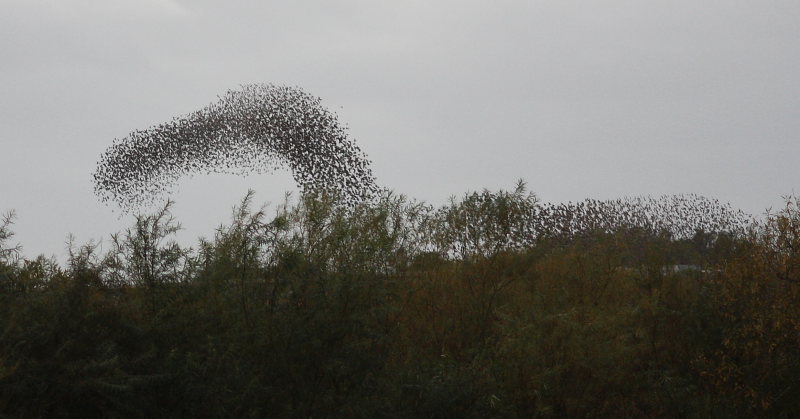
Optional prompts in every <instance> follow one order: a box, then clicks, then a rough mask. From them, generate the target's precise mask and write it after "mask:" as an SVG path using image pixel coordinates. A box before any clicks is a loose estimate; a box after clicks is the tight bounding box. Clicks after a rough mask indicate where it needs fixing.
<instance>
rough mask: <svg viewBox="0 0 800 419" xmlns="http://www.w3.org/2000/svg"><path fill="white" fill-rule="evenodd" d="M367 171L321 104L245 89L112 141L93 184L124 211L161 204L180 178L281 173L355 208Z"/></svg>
mask: <svg viewBox="0 0 800 419" xmlns="http://www.w3.org/2000/svg"><path fill="white" fill-rule="evenodd" d="M369 164H370V161H369V160H368V159H367V156H366V154H365V153H364V152H362V151H361V149H359V147H358V146H357V145H356V144H355V143H354V142H353V140H352V139H350V138H349V137H348V135H347V129H346V127H344V126H343V125H342V124H340V123H339V121H338V118H337V115H336V114H335V113H333V112H331V111H329V110H328V109H326V108H325V107H323V106H322V104H321V99H320V98H318V97H315V96H311V95H309V94H308V93H306V92H304V91H303V90H302V89H300V88H298V87H290V86H280V85H274V84H250V85H243V86H241V88H240V89H238V90H229V91H228V92H227V93H225V94H224V95H222V96H221V97H219V100H218V101H216V102H214V103H211V104H210V105H208V106H206V107H205V108H203V109H200V110H198V111H195V112H192V113H190V114H188V115H183V116H180V117H175V118H173V119H172V120H171V121H170V122H166V123H163V124H160V125H156V126H153V127H150V128H148V129H145V130H137V131H134V132H132V133H130V134H129V135H128V136H127V137H124V138H122V139H116V140H114V143H113V144H112V145H111V146H110V147H109V148H108V149H106V150H105V152H104V153H103V154H102V156H101V158H100V161H99V162H98V165H97V170H96V171H95V172H94V173H93V175H92V177H93V180H94V189H95V193H96V194H97V196H98V197H99V198H100V199H101V200H102V201H104V202H115V203H117V204H118V205H119V206H120V207H121V208H122V209H123V210H131V209H137V208H141V207H144V206H147V205H150V204H152V203H154V202H155V201H157V200H158V199H160V198H162V197H163V196H164V195H165V194H168V193H169V192H171V191H172V190H173V188H174V187H175V185H176V183H177V182H178V180H179V179H181V178H182V177H184V176H192V175H195V174H210V173H233V174H238V175H249V174H253V173H269V172H272V171H273V170H276V169H280V168H287V167H288V169H290V170H291V172H292V175H293V177H294V180H295V181H296V182H297V184H298V186H299V187H300V189H301V190H302V191H304V192H314V193H331V194H335V195H336V196H337V197H339V198H340V199H342V200H343V201H344V202H345V203H347V204H355V203H357V202H361V201H363V200H365V199H369V198H370V197H372V196H374V194H375V193H376V192H377V191H378V188H377V186H376V184H375V178H374V176H373V175H372V171H371V170H370V167H369Z"/></svg>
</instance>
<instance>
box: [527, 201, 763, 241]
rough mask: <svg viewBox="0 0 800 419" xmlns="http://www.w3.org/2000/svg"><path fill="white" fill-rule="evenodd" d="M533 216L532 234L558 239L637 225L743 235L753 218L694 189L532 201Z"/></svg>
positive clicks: (680, 232) (680, 233) (673, 232)
mask: <svg viewBox="0 0 800 419" xmlns="http://www.w3.org/2000/svg"><path fill="white" fill-rule="evenodd" d="M533 219H534V221H533V224H534V228H533V229H534V230H535V235H536V236H539V237H560V238H574V237H576V236H580V235H583V234H585V233H588V232H597V231H602V232H614V231H619V230H620V229H639V230H644V231H650V232H653V233H666V234H669V235H670V236H671V237H673V238H675V239H686V238H691V237H692V236H693V235H695V234H696V233H697V232H726V233H731V234H742V233H744V232H745V230H746V229H747V228H748V226H750V225H751V223H752V221H753V220H752V217H750V216H748V215H747V214H745V213H744V212H742V211H740V210H735V209H733V208H732V207H731V206H730V204H723V203H720V202H719V201H718V200H716V199H711V198H707V197H704V196H700V195H694V194H679V195H664V196H661V197H658V198H653V197H649V196H648V197H630V198H623V199H616V200H607V201H601V200H595V199H586V200H584V201H580V202H575V203H573V202H568V203H559V204H552V203H548V204H543V205H539V206H537V208H536V210H535V214H534V215H533Z"/></svg>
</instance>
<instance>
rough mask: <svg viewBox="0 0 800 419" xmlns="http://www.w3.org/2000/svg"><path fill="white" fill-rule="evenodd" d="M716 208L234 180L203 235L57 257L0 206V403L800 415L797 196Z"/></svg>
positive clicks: (277, 410)
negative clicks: (223, 211)
mask: <svg viewBox="0 0 800 419" xmlns="http://www.w3.org/2000/svg"><path fill="white" fill-rule="evenodd" d="M714 202H715V201H710V200H706V199H701V198H698V197H679V198H674V199H673V198H659V199H654V200H647V199H642V200H636V199H630V200H627V201H612V202H605V203H603V202H597V201H586V202H583V203H580V204H564V205H552V204H544V203H541V202H540V201H539V200H538V198H537V197H536V196H535V195H533V194H530V193H528V192H527V191H526V190H525V189H524V185H523V184H520V185H519V186H518V187H517V188H516V189H515V190H514V191H511V192H505V191H499V192H491V191H482V192H477V193H470V194H466V195H465V196H464V197H462V198H460V199H453V200H452V201H451V202H450V203H448V204H447V205H444V206H442V207H441V208H433V207H431V206H430V205H427V204H424V203H420V202H416V201H413V200H410V199H408V198H406V197H404V196H400V195H395V194H393V193H390V192H388V191H384V193H383V194H382V195H381V196H379V197H377V198H376V199H375V200H374V201H371V202H366V203H361V204H357V205H351V204H347V203H344V202H342V201H339V200H337V198H336V197H335V196H326V195H305V196H302V197H300V198H299V199H298V200H297V201H292V200H291V199H288V198H287V202H286V203H284V204H282V205H280V206H278V207H277V208H272V209H270V208H268V207H262V208H259V207H254V205H253V195H252V194H248V196H246V197H245V198H244V200H243V201H242V202H241V203H239V205H238V206H237V207H236V208H235V209H234V211H233V215H232V219H231V221H230V222H229V223H228V224H226V225H222V226H220V227H219V228H218V229H217V231H216V233H215V234H214V236H213V237H210V238H208V239H204V240H201V241H200V243H199V244H198V245H197V247H196V248H192V249H190V248H183V247H181V246H179V245H178V244H176V243H175V242H174V240H173V239H172V238H173V234H174V233H175V232H176V231H177V230H178V229H179V225H178V224H177V222H176V221H175V220H173V219H172V217H171V214H170V211H169V210H170V206H169V204H168V205H166V206H165V207H163V208H162V209H161V210H159V211H157V212H156V213H154V214H152V215H140V216H138V217H136V219H135V220H134V223H133V226H132V227H131V228H130V229H128V230H126V231H124V232H123V233H120V234H117V235H114V236H113V237H112V240H111V246H110V249H109V250H107V251H105V252H100V250H99V247H98V246H96V245H94V244H92V243H89V244H86V245H82V246H78V245H71V246H70V252H69V260H68V261H67V263H66V264H65V265H64V266H60V265H59V264H58V263H56V262H54V261H52V260H48V259H45V258H42V257H39V258H34V259H26V258H24V257H22V256H21V254H20V249H19V248H18V247H17V246H16V245H15V244H13V243H11V241H10V240H11V239H12V237H13V233H12V228H13V225H12V223H11V221H13V218H12V217H11V216H7V217H6V218H5V219H4V222H3V223H2V224H0V302H1V303H2V304H0V417H1V416H7V417H48V418H50V417H81V418H91V417H120V418H122V417H125V418H127V417H142V418H145V417H147V418H157V417H237V418H239V417H278V418H281V417H283V418H294V417H302V418H307V417H356V418H380V417H384V418H418V417H428V418H455V417H457V418H469V417H473V418H487V417H498V418H523V417H524V418H530V417H534V418H537V417H538V418H549V417H552V418H561V417H566V418H569V417H575V418H578V417H614V418H647V417H653V418H655V417H676V418H677V417H680V418H692V417H695V418H708V417H718V418H728V417H732V418H733V417H793V416H796V415H797V414H798V413H799V412H800V406H799V405H798V402H797V401H798V400H800V389H798V387H797V377H798V376H800V349H799V348H800V346H799V345H798V344H800V342H798V340H800V320H798V319H800V312H798V310H799V309H798V307H800V304H799V303H800V300H798V299H799V298H800V294H799V293H798V287H800V283H799V282H800V253H798V250H799V249H800V211H798V209H797V204H798V203H797V201H796V200H789V201H788V203H787V206H786V208H784V209H783V210H782V211H780V212H778V213H776V214H769V215H767V216H765V217H764V218H763V219H762V220H761V221H759V222H748V223H749V224H746V226H745V225H744V221H743V220H744V219H743V218H742V217H741V216H740V215H739V214H738V213H736V212H733V211H731V210H730V209H729V208H727V207H725V206H721V205H718V204H716V203H714ZM687 208H690V209H687ZM673 210H674V211H675V213H671V212H670V211H673ZM615 211H627V213H628V215H625V214H617V215H614V214H615ZM631 214H633V215H631ZM681 214H684V215H683V216H682V215H681ZM685 214H690V216H687V215H685ZM703 214H707V215H703ZM606 216H608V217H611V218H609V220H610V221H608V222H604V221H602V220H604V218H603V217H606ZM702 217H708V219H705V218H702ZM683 219H685V220H686V221H685V222H683V221H681V220H683ZM643 220H651V221H648V222H644V221H643ZM745 227H746V228H745Z"/></svg>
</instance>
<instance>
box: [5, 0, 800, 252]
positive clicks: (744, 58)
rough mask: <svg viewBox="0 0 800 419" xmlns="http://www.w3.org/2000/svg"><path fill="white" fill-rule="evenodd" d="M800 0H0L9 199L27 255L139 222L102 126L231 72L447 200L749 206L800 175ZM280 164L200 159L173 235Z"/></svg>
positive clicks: (272, 189) (206, 97)
mask: <svg viewBox="0 0 800 419" xmlns="http://www.w3.org/2000/svg"><path fill="white" fill-rule="evenodd" d="M799 77H800V2H798V1H797V0H770V1H755V0H752V1H738V0H648V1H641V0H630V1H616V0H605V1H569V0H547V1H533V0H531V1H521V0H520V1H504V0H495V1H465V0H458V1H450V0H447V1H443V0H425V1H421V0H419V1H418V0H405V1H396V2H379V1H374V0H370V1H367V0H348V1H331V0H318V1H311V0H294V1H249V2H244V1H224V2H223V1H206V0H193V1H182V0H0V211H3V212H4V211H6V210H10V209H15V210H16V211H17V214H18V220H17V224H16V227H15V231H16V232H17V237H16V240H17V241H18V242H20V243H21V244H22V245H23V246H24V254H25V255H26V256H29V257H31V256H35V255H37V254H39V253H45V254H47V255H51V254H54V255H57V256H59V257H63V254H64V242H65V238H66V236H67V234H68V233H74V234H75V236H76V238H77V240H78V242H86V241H88V240H89V239H96V240H97V239H101V238H104V237H107V235H108V233H111V232H114V231H118V230H121V229H123V228H124V227H126V226H127V225H129V224H130V221H131V218H130V217H129V216H128V217H122V218H120V217H119V214H118V213H114V212H112V208H110V207H107V206H105V205H103V204H100V203H99V202H98V201H97V199H96V198H95V196H94V195H93V192H92V184H91V178H90V173H91V172H92V171H93V170H94V168H95V163H96V161H97V160H98V158H99V156H100V154H101V153H102V152H103V151H104V150H105V148H106V147H107V146H109V145H110V144H111V142H112V141H113V140H114V138H121V137H124V136H126V135H127V134H128V133H129V132H131V131H133V130H135V129H144V128H147V127H149V126H151V125H154V124H158V123H161V122H165V121H168V120H169V119H171V118H172V117H173V116H178V115H181V114H185V113H188V112H191V111H193V110H196V109H199V108H200V107H202V106H205V105H206V104H208V103H210V102H212V101H215V100H216V97H217V95H220V94H222V93H224V92H225V91H226V90H227V89H231V88H236V87H237V86H239V85H240V84H242V83H253V82H272V83H277V84H289V85H296V86H300V87H302V88H303V89H304V90H306V91H308V92H309V93H311V94H313V95H315V96H319V97H321V98H322V99H323V103H324V104H325V105H326V106H327V107H328V108H330V109H332V110H335V111H336V112H337V113H338V114H339V116H340V118H341V120H342V121H343V122H345V123H347V124H348V125H349V127H350V134H351V136H352V137H353V138H354V139H355V141H356V142H357V143H358V144H359V145H360V146H361V148H362V149H363V150H364V151H366V152H367V153H368V154H369V156H370V158H371V159H372V161H373V166H372V169H373V171H374V173H375V175H376V177H377V180H378V183H379V184H380V185H382V186H386V187H389V188H392V189H394V190H395V191H397V192H400V193H404V194H407V195H409V196H412V197H415V198H419V199H423V200H426V201H428V202H431V203H434V204H440V203H443V202H444V201H445V200H446V199H447V198H448V197H449V196H451V195H461V194H463V193H464V192H466V191H467V190H475V189H481V188H484V187H486V188H490V189H497V188H511V187H513V185H514V183H515V181H516V180H517V179H520V178H521V179H524V180H527V181H528V184H529V187H530V189H531V190H532V191H534V192H535V193H536V194H537V195H538V196H539V197H540V198H541V199H543V200H546V201H567V200H573V201H574V200H579V199H583V198H587V197H591V198H603V199H605V198H616V197H621V196H626V195H629V196H630V195H646V194H650V195H661V194H673V193H698V194H702V195H706V196H710V197H715V198H718V199H720V200H722V201H727V202H730V203H731V204H732V205H734V206H735V207H739V208H742V209H744V210H745V211H748V212H751V213H761V212H763V210H764V209H765V208H766V207H769V206H773V207H774V206H778V205H779V204H780V202H781V199H780V197H781V196H782V195H787V194H790V193H792V192H793V191H795V188H797V187H798V186H800V170H798V161H800V117H799V115H798V113H799V112H800V80H798V78H799ZM248 188H252V189H254V190H256V192H257V195H256V198H257V200H258V201H260V202H267V201H271V202H276V201H279V200H280V199H281V197H282V196H283V193H284V192H285V191H291V190H294V188H295V187H294V185H293V183H292V182H291V176H290V174H289V173H288V172H287V173H282V172H279V173H276V174H274V175H259V176H252V177H248V178H236V177H233V176H221V175H220V176H196V177H194V178H192V179H187V180H186V181H184V182H182V183H181V184H180V185H179V190H178V191H177V192H176V193H175V194H173V196H172V198H173V199H175V200H176V201H177V205H176V207H175V214H176V216H177V218H178V219H179V220H180V221H181V222H182V223H183V225H184V227H186V230H185V231H184V232H183V233H182V234H183V236H182V239H181V240H182V241H185V242H187V243H193V242H194V238H196V237H197V236H200V235H205V236H209V235H211V234H213V229H214V227H216V226H217V225H219V224H220V223H221V222H225V221H227V220H228V218H229V214H230V210H231V207H232V206H233V205H234V204H235V203H236V202H237V200H239V199H240V198H241V197H242V196H243V195H244V193H245V192H246V191H247V189H248Z"/></svg>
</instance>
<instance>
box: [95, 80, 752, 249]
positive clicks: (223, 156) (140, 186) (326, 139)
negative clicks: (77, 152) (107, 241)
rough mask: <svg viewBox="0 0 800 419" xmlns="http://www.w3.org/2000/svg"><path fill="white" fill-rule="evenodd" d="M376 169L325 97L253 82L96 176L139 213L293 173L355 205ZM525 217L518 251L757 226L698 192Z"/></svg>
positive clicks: (511, 236) (544, 207)
mask: <svg viewBox="0 0 800 419" xmlns="http://www.w3.org/2000/svg"><path fill="white" fill-rule="evenodd" d="M369 164H370V162H369V160H368V159H367V157H366V155H365V154H364V153H363V152H362V151H361V150H360V149H359V148H358V146H356V145H355V143H354V142H353V141H352V140H350V139H349V138H348V136H347V132H346V128H345V127H343V126H342V125H341V124H340V123H339V122H338V120H337V116H336V115H335V114H334V113H332V112H330V111H328V110H327V109H326V108H324V107H323V106H322V105H321V100H320V99H319V98H317V97H314V96H311V95H309V94H307V93H305V92H304V91H303V90H301V89H300V88H297V87H287V86H278V85H273V84H252V85H244V86H242V87H241V89H239V90H230V91H228V92H227V93H225V94H224V95H223V96H221V97H220V98H219V101H217V102H215V103H212V104H210V105H208V106H206V107H205V108H203V109H201V110H199V111H196V112H193V113H190V114H188V115H184V116H181V117H177V118H174V119H173V120H172V121H170V122H167V123H163V124H160V125H157V126H154V127H151V128H148V129H146V130H139V131H134V132H132V133H131V134H129V135H128V136H127V137H125V138H123V139H121V140H115V141H114V143H113V144H112V145H111V146H110V147H109V148H108V149H107V150H106V151H105V153H104V154H103V155H102V157H101V159H100V161H99V163H98V167H97V170H96V171H95V173H94V174H93V177H94V182H95V192H96V193H97V195H98V196H99V197H100V199H101V200H103V201H113V202H116V203H117V204H119V205H120V207H121V208H123V209H125V210H131V209H139V208H141V207H143V206H146V205H149V204H152V203H153V202H154V201H156V200H157V199H159V198H160V197H161V196H162V195H163V194H165V193H167V192H169V191H171V190H172V188H173V187H174V185H175V184H176V183H177V181H178V180H179V179H180V178H181V177H183V176H186V175H194V174H197V173H234V174H241V175H247V174H250V173H263V172H268V171H271V170H275V169H278V168H280V167H285V166H288V168H289V169H290V170H291V171H292V174H293V176H294V179H295V181H296V182H297V183H298V185H299V186H300V188H301V189H302V190H303V191H304V192H315V193H319V192H322V193H329V194H332V195H334V196H336V197H337V198H338V199H340V200H341V202H343V203H345V204H347V205H350V206H352V205H354V204H356V203H359V202H363V201H365V200H368V199H369V198H371V197H375V196H376V194H377V193H378V192H379V191H380V189H379V188H378V187H377V186H376V184H375V179H374V177H373V175H372V171H371V170H370V168H369ZM473 198H474V199H477V201H476V202H474V203H473V204H475V205H478V206H481V207H484V208H486V207H485V205H486V204H487V203H488V202H482V201H483V200H489V201H492V200H494V199H495V198H497V197H495V196H493V195H491V194H490V195H478V194H476V195H475V196H474V197H473ZM478 201H481V202H478ZM489 207H491V205H489ZM492 214H493V213H487V214H484V215H492ZM504 217H505V216H503V217H499V218H498V220H492V221H490V222H491V223H496V222H499V219H501V218H504ZM517 218H519V219H518V220H516V221H515V222H512V223H511V224H514V226H507V228H509V230H506V228H503V229H501V231H506V233H503V234H504V235H506V237H505V238H504V241H507V243H506V244H507V245H511V246H512V247H514V246H515V245H525V244H527V243H526V242H527V241H529V240H532V239H534V238H536V237H561V238H567V239H569V238H574V237H576V236H580V235H582V234H584V233H586V232H589V231H598V230H600V231H614V230H618V229H620V228H631V227H634V228H640V229H645V230H650V231H666V232H669V233H671V235H672V236H673V237H676V238H677V237H691V236H692V235H693V234H694V233H695V232H696V231H742V230H743V229H744V228H745V226H746V225H748V224H749V219H748V217H747V216H746V215H745V214H743V213H741V212H737V211H734V210H733V209H731V208H730V207H729V206H726V205H722V204H720V203H719V202H718V201H714V200H709V199H707V198H704V197H701V196H697V195H675V196H666V197H662V198H658V199H654V198H649V197H647V198H628V199H622V200H616V201H598V200H585V201H582V202H577V203H562V204H540V203H536V204H535V205H532V206H531V207H529V208H527V209H522V208H520V209H519V210H518V211H517ZM465 221H466V220H465ZM472 221H473V222H469V221H468V222H467V224H471V225H468V226H464V227H465V228H466V230H465V231H464V233H466V234H467V235H468V236H469V235H473V234H472V233H471V231H472V230H475V229H482V227H481V226H480V224H482V223H481V222H477V223H475V222H474V221H475V220H472ZM506 221H510V220H506ZM490 230H491V229H490ZM476 231H477V230H476ZM479 235H480V234H479Z"/></svg>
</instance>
